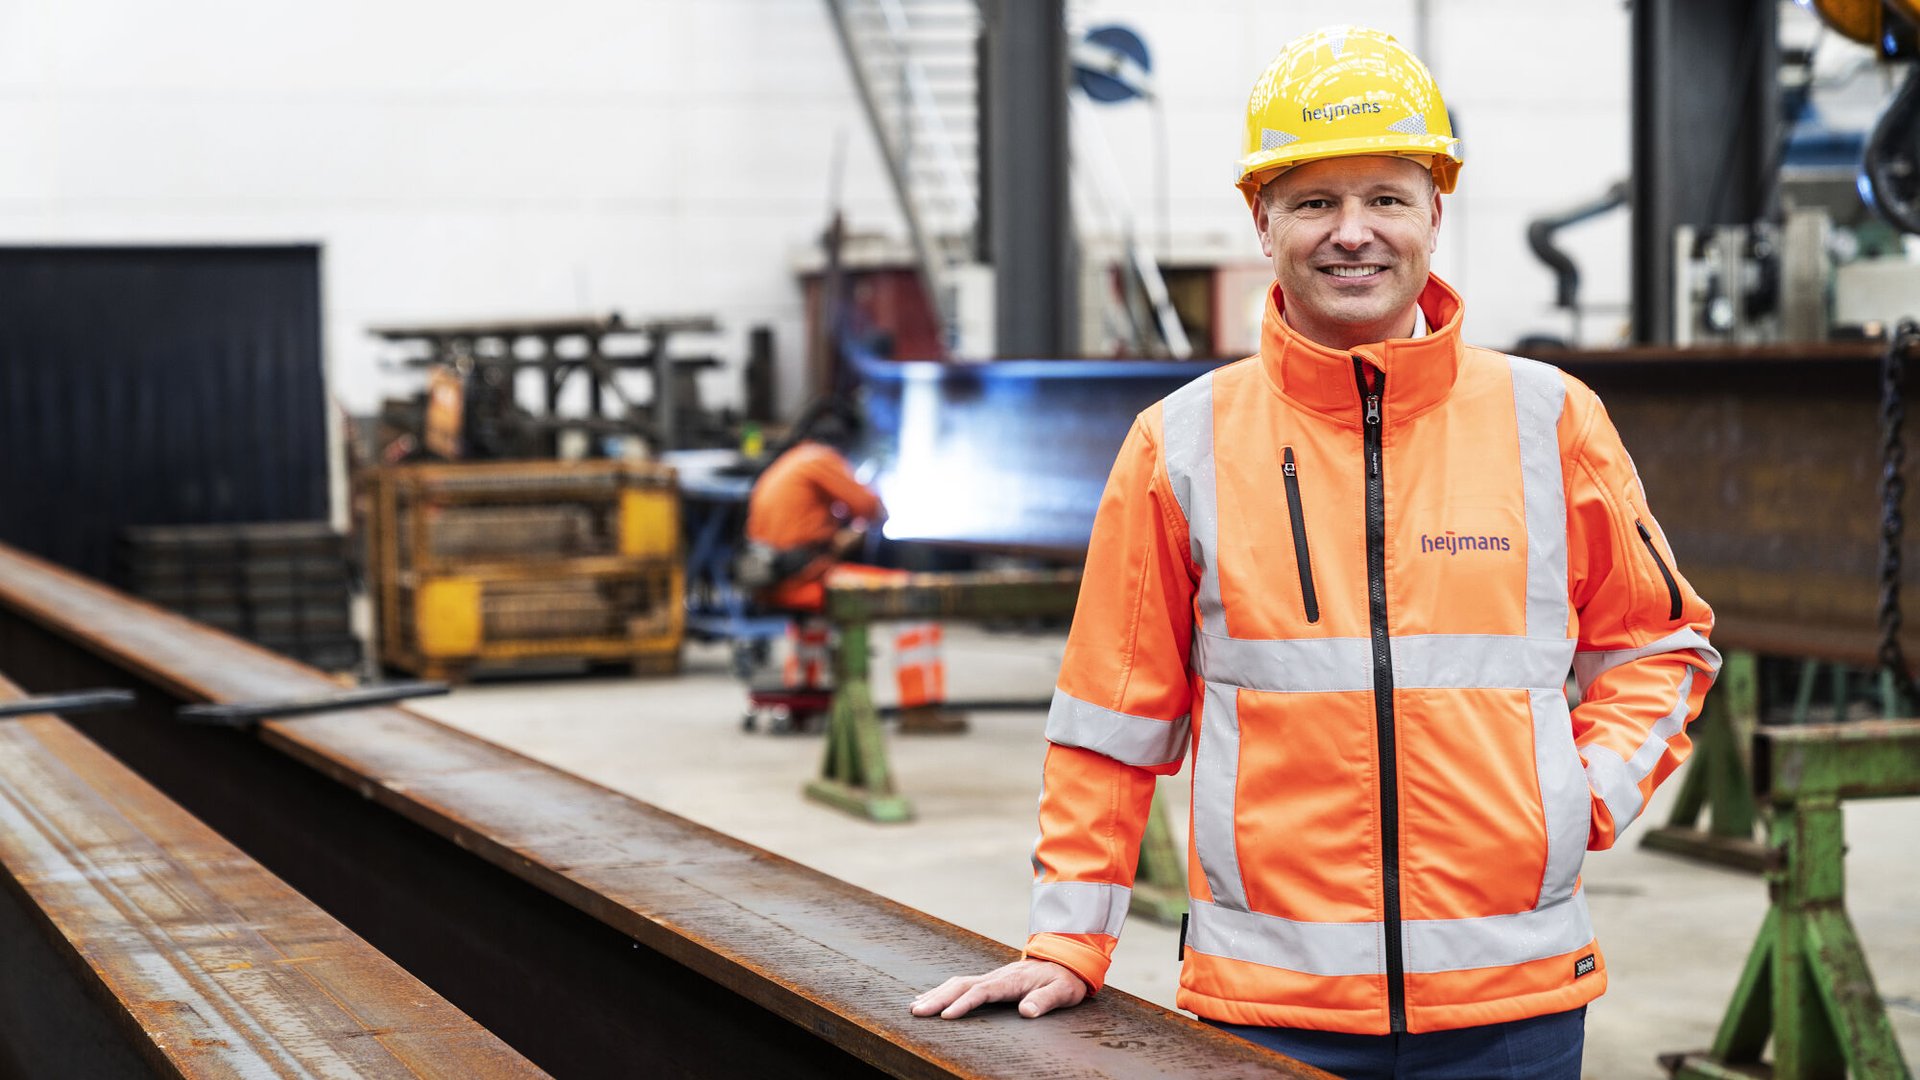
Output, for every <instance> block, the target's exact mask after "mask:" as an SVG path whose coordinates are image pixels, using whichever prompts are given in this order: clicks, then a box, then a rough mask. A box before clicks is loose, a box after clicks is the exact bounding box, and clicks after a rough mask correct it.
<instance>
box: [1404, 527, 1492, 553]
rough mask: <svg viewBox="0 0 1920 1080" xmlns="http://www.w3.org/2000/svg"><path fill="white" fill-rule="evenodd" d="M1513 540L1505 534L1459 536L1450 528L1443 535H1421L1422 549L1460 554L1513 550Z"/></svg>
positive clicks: (1427, 551)
mask: <svg viewBox="0 0 1920 1080" xmlns="http://www.w3.org/2000/svg"><path fill="white" fill-rule="evenodd" d="M1512 550H1513V542H1512V541H1511V540H1508V539H1507V538H1506V537H1504V536H1459V535H1455V533H1454V532H1453V530H1451V529H1449V530H1447V532H1446V533H1445V535H1442V536H1428V535H1426V534H1424V533H1422V534H1421V536H1420V551H1421V553H1422V554H1429V553H1432V552H1435V551H1438V552H1444V553H1445V554H1448V555H1458V554H1460V553H1461V552H1463V551H1512Z"/></svg>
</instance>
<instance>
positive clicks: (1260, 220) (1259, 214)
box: [1253, 192, 1437, 259]
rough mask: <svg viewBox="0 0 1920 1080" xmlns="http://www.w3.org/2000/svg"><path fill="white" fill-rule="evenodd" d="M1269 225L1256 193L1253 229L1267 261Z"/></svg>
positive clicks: (1263, 198)
mask: <svg viewBox="0 0 1920 1080" xmlns="http://www.w3.org/2000/svg"><path fill="white" fill-rule="evenodd" d="M1436 221H1437V219H1436ZM1271 224H1273V220H1272V218H1271V217H1270V216H1269V215H1268V214H1267V196H1266V194H1265V193H1264V192H1261V193H1256V194H1255V195H1254V197H1253V228H1254V231H1256V232H1258V233H1259V234H1260V251H1261V253H1262V254H1264V255H1266V257H1267V258H1269V259H1271V258H1273V234H1272V233H1270V232H1269V231H1268V229H1267V227H1268V226H1269V225H1271Z"/></svg>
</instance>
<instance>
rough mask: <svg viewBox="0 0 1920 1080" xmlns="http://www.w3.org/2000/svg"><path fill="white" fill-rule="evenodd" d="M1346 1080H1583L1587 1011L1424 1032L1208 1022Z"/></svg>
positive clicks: (1579, 1010)
mask: <svg viewBox="0 0 1920 1080" xmlns="http://www.w3.org/2000/svg"><path fill="white" fill-rule="evenodd" d="M1207 1023H1209V1024H1213V1026H1214V1027H1217V1028H1219V1029H1220V1030H1222V1031H1225V1032H1227V1033H1229V1034H1232V1035H1238V1036H1240V1037H1241V1038H1243V1039H1245V1040H1247V1041H1248V1042H1253V1043H1259V1044H1260V1045H1261V1046H1264V1047H1267V1048H1268V1049H1270V1050H1278V1051H1280V1052H1281V1053H1283V1054H1285V1055H1287V1056H1288V1057H1291V1058H1296V1059H1298V1060H1300V1061H1304V1062H1306V1063H1307V1064H1309V1065H1312V1066H1314V1067H1315V1068H1319V1069H1325V1070H1326V1071H1328V1072H1330V1073H1332V1074H1334V1075H1335V1076H1340V1077H1345V1078H1346V1080H1580V1052H1581V1049H1582V1048H1583V1047H1584V1046H1585V1045H1586V1041H1587V1009H1586V1006H1584V1005H1582V1006H1581V1007H1580V1008H1578V1009H1575V1010H1573V1011H1572V1012H1563V1013H1553V1014H1551V1015H1548V1016H1536V1017H1533V1018H1531V1019H1527V1020H1514V1021H1511V1022H1509V1023H1505V1024H1487V1025H1485V1026H1483V1027H1470V1028H1456V1029H1455V1030H1453V1031H1430V1032H1426V1033H1425V1034H1421V1035H1349V1034H1347V1033H1346V1032H1343V1031H1305V1030H1302V1029H1299V1028H1281V1027H1247V1026H1243V1025H1240V1024H1220V1023H1214V1021H1212V1020H1208V1021H1207Z"/></svg>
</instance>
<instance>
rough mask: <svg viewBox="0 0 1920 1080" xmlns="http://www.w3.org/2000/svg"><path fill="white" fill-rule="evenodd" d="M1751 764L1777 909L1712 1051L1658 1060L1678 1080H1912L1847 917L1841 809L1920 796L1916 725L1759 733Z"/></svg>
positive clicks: (1755, 949) (1919, 748) (1855, 725)
mask: <svg viewBox="0 0 1920 1080" xmlns="http://www.w3.org/2000/svg"><path fill="white" fill-rule="evenodd" d="M1754 756H1755V772H1756V775H1757V776H1758V778H1759V779H1760V781H1761V785H1762V787H1763V788H1768V789H1770V790H1767V791H1766V794H1767V796H1768V798H1769V801H1770V802H1771V803H1772V808H1773V813H1772V818H1771V822H1770V826H1769V829H1768V832H1769V836H1770V844H1769V847H1770V851H1769V859H1768V866H1767V888H1768V892H1769V893H1770V894H1771V895H1772V898H1773V906H1772V907H1771V908H1770V909H1769V910H1768V912H1767V916H1766V920H1765V921H1764V922H1763V923H1761V925H1760V936H1759V938H1758V940H1756V941H1755V942H1754V946H1753V951H1752V952H1751V953H1750V954H1748V957H1747V966H1746V969H1745V970H1744V971H1743V972H1742V973H1741V975H1740V982H1739V985H1738V986H1737V987H1736V988H1735V989H1734V993H1733V1002H1732V1004H1731V1005H1729V1006H1728V1008H1727V1014H1726V1017H1725V1019H1723V1020H1722V1021H1721V1023H1720V1030H1719V1033H1718V1034H1717V1035H1716V1036H1715V1037H1714V1041H1713V1049H1712V1050H1710V1051H1708V1052H1707V1053H1705V1054H1669V1055H1664V1056H1662V1057H1661V1059H1660V1060H1661V1062H1662V1063H1663V1064H1665V1065H1666V1066H1667V1068H1668V1069H1670V1070H1672V1072H1673V1074H1674V1075H1675V1076H1676V1077H1680V1078H1683V1080H1731V1078H1736V1077H1737V1078H1741V1080H1751V1078H1753V1077H1756V1076H1758V1077H1765V1076H1772V1077H1774V1078H1775V1080H1844V1078H1845V1077H1847V1076H1849V1075H1852V1076H1855V1077H1875V1078H1879V1077H1890V1078H1904V1080H1911V1077H1912V1075H1913V1074H1912V1073H1911V1072H1910V1071H1909V1070H1908V1068H1907V1064H1906V1061H1905V1060H1904V1059H1903V1058H1902V1057H1901V1055H1900V1047H1899V1044H1898V1043H1897V1042H1896V1041H1895V1039H1894V1034H1893V1025H1892V1023H1891V1022H1890V1021H1889V1020H1888V1019H1887V1013H1886V1009H1885V1007H1884V1006H1883V1005H1882V1004H1881V1001H1880V996H1879V993H1878V992H1877V991H1876V990H1875V989H1874V986H1873V976H1872V974H1871V972H1869V971H1868V970H1867V958H1866V954H1865V953H1864V952H1863V951H1862V950H1861V948H1860V940H1859V937H1858V936H1857V935H1856V934H1855V933H1854V928H1853V923H1852V921H1851V920H1849V919H1848V918H1847V911H1846V903H1845V901H1846V897H1845V885H1846V858H1845V856H1846V840H1845V836H1844V833H1843V830H1842V823H1841V812H1840V803H1841V801H1842V800H1843V799H1847V798H1877V797H1890V796H1898V795H1911V794H1920V722H1914V721H1877V722H1855V723H1848V724H1822V725H1818V726H1816V727H1805V728H1800V727H1794V728H1763V729H1761V733H1760V735H1759V736H1758V737H1757V738H1756V741H1755V752H1754ZM1769 1036H1771V1037H1772V1039H1773V1061H1772V1063H1771V1071H1770V1072H1769V1071H1767V1067H1766V1066H1765V1065H1763V1063H1762V1062H1761V1060H1760V1055H1761V1052H1762V1051H1763V1050H1764V1049H1765V1048H1766V1045H1767V1039H1768V1037H1769Z"/></svg>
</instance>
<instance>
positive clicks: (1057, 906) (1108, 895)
mask: <svg viewBox="0 0 1920 1080" xmlns="http://www.w3.org/2000/svg"><path fill="white" fill-rule="evenodd" d="M1132 903H1133V890H1132V889H1129V888H1127V887H1126V886H1125V885H1109V884H1107V883H1106V882H1101V881H1042V882H1035V883H1034V886H1033V908H1032V911H1031V913H1030V914H1029V916H1028V918H1027V932H1028V933H1030V934H1106V935H1107V936H1108V937H1116V938H1117V937H1119V936H1120V928H1121V927H1122V926H1124V925H1125V924H1126V921H1127V908H1128V906H1129V905H1131V904H1132Z"/></svg>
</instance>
